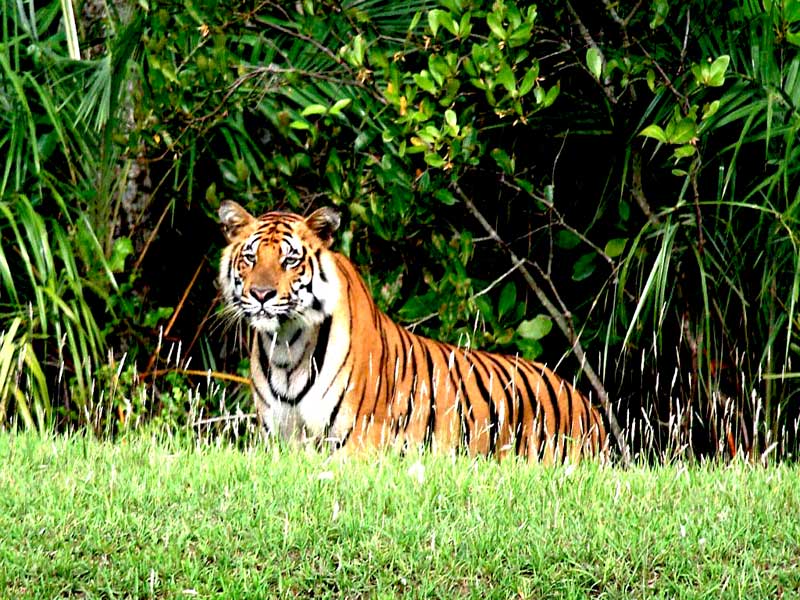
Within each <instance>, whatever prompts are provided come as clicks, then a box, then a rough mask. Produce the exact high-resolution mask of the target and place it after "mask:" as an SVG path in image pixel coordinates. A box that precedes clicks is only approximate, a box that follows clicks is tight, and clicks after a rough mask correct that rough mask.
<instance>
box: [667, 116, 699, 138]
mask: <svg viewBox="0 0 800 600" xmlns="http://www.w3.org/2000/svg"><path fill="white" fill-rule="evenodd" d="M665 133H666V136H667V140H668V141H669V143H670V144H686V143H688V142H691V141H692V140H693V139H695V138H696V137H697V123H695V122H694V120H693V119H690V118H689V117H685V118H683V119H680V120H679V121H677V122H674V121H673V122H670V124H669V125H667V131H666V132H665Z"/></svg>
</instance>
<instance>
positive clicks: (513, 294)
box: [497, 281, 517, 318]
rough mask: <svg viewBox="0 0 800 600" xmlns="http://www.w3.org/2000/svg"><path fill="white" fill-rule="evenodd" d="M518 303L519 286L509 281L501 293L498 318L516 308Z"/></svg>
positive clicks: (498, 303)
mask: <svg viewBox="0 0 800 600" xmlns="http://www.w3.org/2000/svg"><path fill="white" fill-rule="evenodd" d="M516 303H517V286H516V285H514V282H513V281H509V282H508V283H506V284H505V285H504V286H503V291H501V292H500V300H499V301H498V302H497V316H498V318H500V317H502V316H503V315H504V314H506V313H507V312H508V311H509V310H511V309H512V308H514V305H515V304H516Z"/></svg>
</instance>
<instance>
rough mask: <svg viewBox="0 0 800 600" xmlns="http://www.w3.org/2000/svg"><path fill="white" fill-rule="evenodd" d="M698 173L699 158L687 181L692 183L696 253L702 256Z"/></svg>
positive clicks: (701, 223) (701, 220)
mask: <svg viewBox="0 0 800 600" xmlns="http://www.w3.org/2000/svg"><path fill="white" fill-rule="evenodd" d="M699 171H700V158H699V157H698V158H696V159H695V160H694V162H693V163H692V168H691V169H690V170H689V180H690V181H691V182H692V194H693V196H694V214H695V220H696V222H697V253H698V254H699V255H700V256H703V248H704V246H705V236H704V235H703V213H702V212H701V210H700V190H699V189H698V187H697V173H698V172H699Z"/></svg>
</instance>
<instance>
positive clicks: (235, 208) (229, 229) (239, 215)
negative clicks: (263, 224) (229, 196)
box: [217, 200, 255, 242]
mask: <svg viewBox="0 0 800 600" xmlns="http://www.w3.org/2000/svg"><path fill="white" fill-rule="evenodd" d="M217 214H219V222H220V223H222V233H224V234H225V239H226V240H228V242H232V241H233V240H234V239H236V236H237V235H238V234H239V230H240V229H241V228H242V227H244V226H245V225H249V224H250V223H252V222H253V221H254V220H255V217H254V216H253V215H251V214H250V213H249V212H247V211H246V210H245V209H244V208H243V207H242V206H241V205H240V204H237V203H236V202H234V201H233V200H225V201H223V202H222V204H220V205H219V211H218V213H217Z"/></svg>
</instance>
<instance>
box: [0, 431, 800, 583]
mask: <svg viewBox="0 0 800 600" xmlns="http://www.w3.org/2000/svg"><path fill="white" fill-rule="evenodd" d="M0 465H2V466H0V489H2V490H3V493H2V494H0V531H2V532H3V535H2V536H0V590H4V594H5V597H23V598H24V597H27V598H40V597H54V596H68V595H82V596H83V597H87V598H91V597H100V596H104V597H108V596H113V595H119V596H139V597H148V596H153V597H209V596H219V595H222V596H224V597H229V598H230V597H284V596H287V595H288V596H292V595H296V596H302V597H320V596H322V597H325V596H327V597H342V596H348V597H359V596H376V595H377V596H380V595H388V596H398V595H409V596H411V597H441V598H450V597H454V596H473V597H487V596H493V597H503V598H505V597H511V596H515V595H521V596H522V597H576V598H577V597H585V596H586V595H591V596H597V597H621V596H627V597H652V596H661V597H693V598H694V597H710V598H711V597H713V598H717V597H747V598H757V597H763V598H772V597H778V596H779V595H780V594H781V593H784V594H788V593H791V592H792V591H793V590H796V589H799V588H800V545H799V544H798V540H800V521H798V519H797V507H798V506H800V486H798V485H797V479H798V472H797V467H794V466H789V465H782V466H777V467H773V468H769V469H763V468H761V467H752V466H749V465H745V464H734V465H732V466H719V465H693V466H690V467H687V466H686V465H681V464H676V465H670V466H662V467H656V468H649V467H644V466H636V467H633V468H631V469H630V470H621V469H618V468H609V467H600V466H599V465H597V464H595V463H593V462H589V461H586V462H583V463H581V464H580V465H579V466H577V467H570V466H567V467H559V468H545V467H542V466H539V465H527V464H524V463H521V462H518V461H516V460H506V461H502V462H499V463H498V462H496V461H492V460H485V459H479V460H471V459H468V458H466V457H456V458H452V457H447V456H433V455H429V454H425V455H422V456H409V457H406V458H402V457H398V456H395V455H380V456H375V455H372V456H367V457H363V458H360V459H351V460H347V461H341V460H339V459H337V458H330V457H327V456H325V455H321V454H318V453H316V452H306V451H302V450H298V449H295V450H276V449H272V448H265V447H263V446H261V445H258V444H253V445H250V446H248V447H246V448H244V449H241V450H237V449H234V448H232V447H230V446H228V445H226V444H220V445H195V444H194V443H193V442H189V441H181V440H178V439H175V438H172V439H170V438H168V437H166V436H150V437H148V436H142V435H139V436H132V437H130V438H127V439H125V440H124V441H122V442H121V443H119V444H108V443H101V442H97V441H94V440H92V439H88V438H84V437H73V438H69V439H67V438H62V437H57V438H51V437H48V438H41V437H38V436H36V435H34V434H24V435H18V434H3V435H1V436H0Z"/></svg>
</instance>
